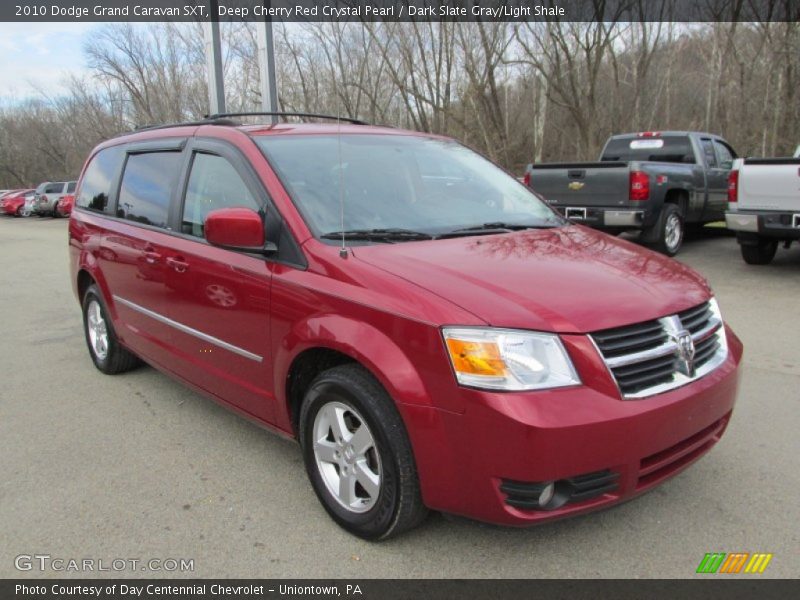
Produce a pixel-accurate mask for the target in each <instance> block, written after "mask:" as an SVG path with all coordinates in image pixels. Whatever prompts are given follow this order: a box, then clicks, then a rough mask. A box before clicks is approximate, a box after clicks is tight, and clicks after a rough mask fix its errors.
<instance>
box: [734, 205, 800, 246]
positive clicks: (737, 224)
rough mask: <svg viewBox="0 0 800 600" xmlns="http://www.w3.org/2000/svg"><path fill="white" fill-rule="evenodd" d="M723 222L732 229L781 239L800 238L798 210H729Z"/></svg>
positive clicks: (799, 212)
mask: <svg viewBox="0 0 800 600" xmlns="http://www.w3.org/2000/svg"><path fill="white" fill-rule="evenodd" d="M725 224H726V225H727V227H728V229H731V230H733V231H737V232H741V233H747V234H758V236H760V237H769V238H776V239H781V240H797V239H800V211H798V212H794V213H792V212H785V211H753V210H745V211H735V212H733V211H729V212H726V213H725Z"/></svg>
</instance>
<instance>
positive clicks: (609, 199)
mask: <svg viewBox="0 0 800 600" xmlns="http://www.w3.org/2000/svg"><path fill="white" fill-rule="evenodd" d="M528 173H529V174H530V187H531V189H533V190H534V191H535V192H538V193H539V194H541V195H542V196H544V198H545V199H546V200H547V201H548V202H550V203H552V204H554V205H556V206H609V207H614V206H619V205H623V204H627V203H628V186H629V184H630V182H629V171H628V163H625V162H583V163H547V164H540V165H532V166H529V167H528Z"/></svg>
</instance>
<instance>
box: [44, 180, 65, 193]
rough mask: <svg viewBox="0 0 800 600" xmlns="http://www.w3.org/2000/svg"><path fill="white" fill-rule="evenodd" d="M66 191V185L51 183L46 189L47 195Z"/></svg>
mask: <svg viewBox="0 0 800 600" xmlns="http://www.w3.org/2000/svg"><path fill="white" fill-rule="evenodd" d="M63 189H64V183H63V182H61V183H50V184H48V185H47V187H46V188H44V193H45V194H60V193H61V192H62V190H63Z"/></svg>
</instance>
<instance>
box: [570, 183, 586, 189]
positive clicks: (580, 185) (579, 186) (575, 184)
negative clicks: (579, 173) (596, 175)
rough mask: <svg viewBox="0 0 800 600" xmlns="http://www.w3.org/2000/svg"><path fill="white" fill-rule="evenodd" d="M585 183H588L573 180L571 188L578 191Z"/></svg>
mask: <svg viewBox="0 0 800 600" xmlns="http://www.w3.org/2000/svg"><path fill="white" fill-rule="evenodd" d="M584 185H586V184H585V183H581V182H580V181H573V182H572V183H570V184H569V189H571V190H573V191H578V190H579V189H581V188H582V187H583V186H584Z"/></svg>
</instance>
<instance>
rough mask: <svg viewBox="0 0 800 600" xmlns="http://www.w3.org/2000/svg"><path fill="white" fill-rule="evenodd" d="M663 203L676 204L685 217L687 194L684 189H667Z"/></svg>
mask: <svg viewBox="0 0 800 600" xmlns="http://www.w3.org/2000/svg"><path fill="white" fill-rule="evenodd" d="M664 203H665V204H677V205H678V208H679V209H680V211H681V215H682V216H683V217H684V218H685V217H686V214H687V211H688V209H689V194H688V193H687V192H686V190H669V191H668V192H667V195H666V196H665V197H664Z"/></svg>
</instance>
